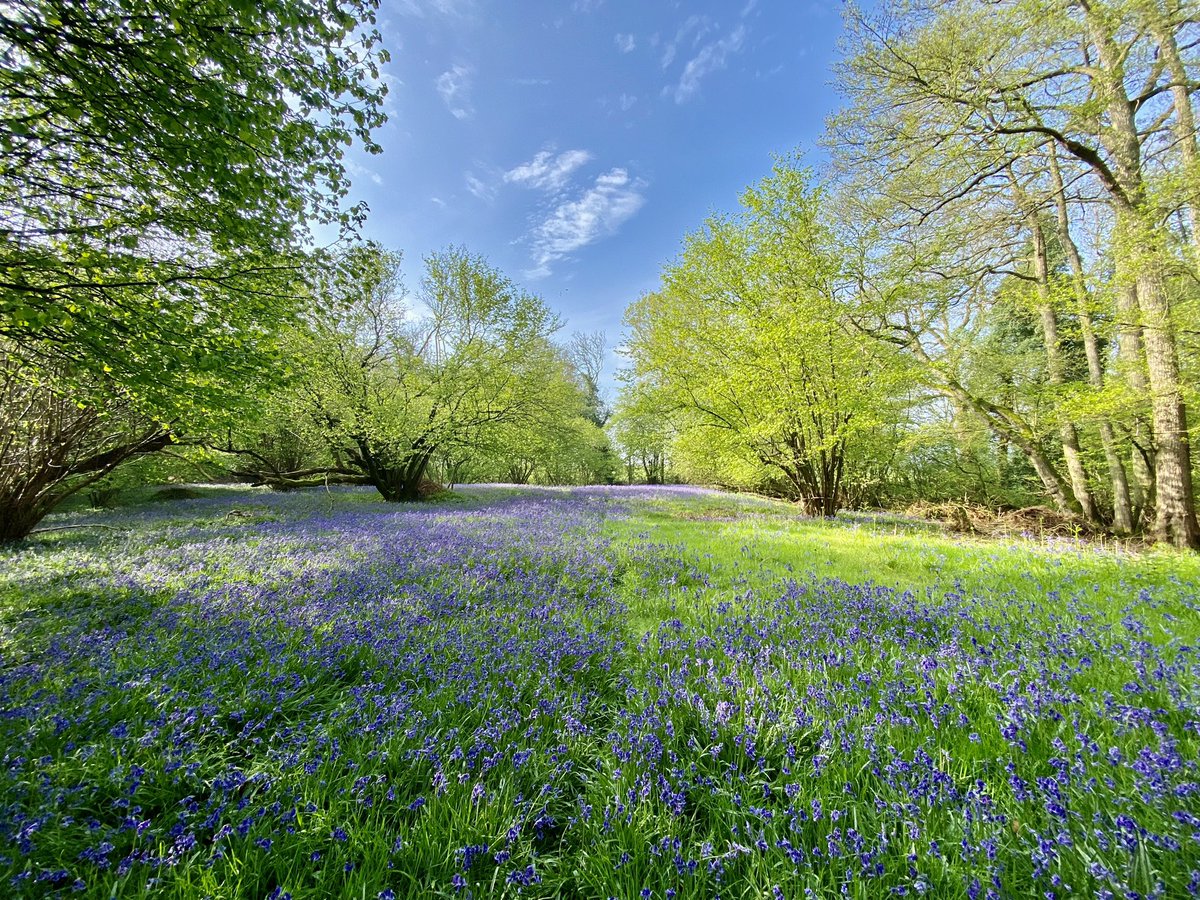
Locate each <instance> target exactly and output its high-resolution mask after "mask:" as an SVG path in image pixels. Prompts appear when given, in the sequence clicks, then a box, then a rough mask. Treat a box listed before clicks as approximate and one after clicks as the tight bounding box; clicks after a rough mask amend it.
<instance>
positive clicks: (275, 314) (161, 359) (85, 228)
mask: <svg viewBox="0 0 1200 900" xmlns="http://www.w3.org/2000/svg"><path fill="white" fill-rule="evenodd" d="M375 6H376V3H375V0H347V2H342V3H338V4H332V5H331V4H327V3H324V2H316V0H266V2H263V3H254V4H247V3H234V4H230V3H224V2H216V0H200V2H186V3H185V2H182V0H112V2H103V3H100V2H93V0H16V2H13V3H7V4H5V5H4V7H3V9H0V62H2V64H0V214H2V218H3V224H2V225H0V338H2V339H3V340H4V345H3V346H4V354H5V358H6V360H9V367H8V368H7V369H6V373H7V376H8V377H10V379H11V378H16V379H23V380H24V381H25V383H26V389H27V391H28V394H29V396H30V397H34V396H36V397H42V398H46V397H49V396H51V395H52V396H53V397H54V398H55V399H54V400H53V401H51V400H39V401H38V402H36V403H34V404H33V405H32V406H22V407H21V408H22V409H26V410H28V411H29V412H28V414H29V415H31V416H32V418H31V419H30V420H29V421H24V420H23V419H20V418H19V417H18V418H14V417H12V416H7V417H5V419H4V420H3V422H2V423H0V426H2V428H3V429H4V430H3V432H0V440H4V441H7V442H8V446H10V447H11V446H14V445H19V444H20V443H21V441H22V440H23V437H22V436H23V435H29V434H31V433H32V432H33V431H34V430H37V429H38V428H41V427H42V426H43V425H45V424H46V422H45V421H44V415H45V414H47V411H49V410H51V409H57V410H59V412H63V413H65V410H66V408H65V407H62V408H60V407H58V406H57V405H56V404H58V403H59V401H62V402H66V403H72V404H75V405H76V406H78V407H79V408H80V409H81V410H83V411H85V412H86V416H85V418H87V420H88V421H90V422H93V423H106V424H105V425H103V426H99V425H98V426H97V427H101V428H102V430H103V428H108V426H109V425H111V424H112V423H114V422H117V421H122V422H124V421H134V420H136V421H139V422H144V423H157V424H154V425H149V426H147V427H148V428H149V429H150V430H151V431H153V432H154V433H155V434H161V433H165V430H166V429H167V428H177V427H178V426H179V423H181V422H187V423H188V425H189V426H191V427H193V428H195V429H199V428H202V427H207V426H210V425H212V424H213V421H214V420H218V419H223V420H226V421H229V420H232V419H233V418H234V417H236V414H237V411H239V410H240V409H242V408H244V407H245V406H246V405H247V399H248V398H249V397H251V396H253V395H254V393H255V391H256V389H257V388H258V386H259V385H261V384H262V383H263V382H264V381H267V380H269V379H270V377H271V376H272V375H273V374H274V373H275V372H277V371H278V369H279V367H278V365H277V362H278V356H279V344H278V339H279V335H280V334H281V332H282V331H284V330H285V328H286V326H287V325H288V323H289V322H291V321H292V320H294V318H295V317H296V316H297V315H298V313H299V311H300V309H301V308H302V307H303V305H304V303H305V302H306V300H307V299H308V298H311V296H312V293H311V291H310V290H309V288H310V284H311V281H312V279H313V277H314V273H315V271H316V270H318V269H320V268H321V267H322V266H323V265H324V264H325V263H326V262H327V260H326V259H324V258H323V257H322V255H321V254H319V253H318V254H314V253H311V252H310V251H309V250H308V249H307V248H308V247H309V246H310V244H311V234H310V231H309V229H310V226H311V225H313V224H315V223H322V224H325V225H331V226H334V227H338V228H340V229H341V230H342V231H343V233H350V232H352V231H353V229H354V228H355V227H356V225H357V224H358V223H359V222H360V221H361V217H362V215H363V208H362V207H361V206H355V205H347V204H346V203H345V199H346V196H347V191H348V189H349V182H348V181H347V179H346V174H345V166H344V164H343V161H342V160H343V155H344V152H345V146H346V145H347V144H349V143H350V142H351V141H352V140H354V139H357V140H359V141H361V142H362V143H363V145H364V146H365V148H366V149H367V150H368V151H377V150H378V145H376V144H375V143H374V142H373V141H372V139H371V137H370V134H371V131H372V129H373V128H375V127H376V126H378V125H379V124H380V123H381V122H382V121H383V118H384V117H383V113H382V99H383V95H384V87H383V85H382V84H381V83H380V82H379V80H378V76H379V71H378V68H377V65H378V63H379V62H381V61H383V60H385V59H386V53H385V52H384V51H382V50H381V49H378V46H377V45H378V41H379V34H378V32H376V31H375V30H374V29H373V28H372V24H373V21H374V10H375ZM11 390H13V391H16V390H17V387H16V383H15V382H13V383H12V385H11ZM46 391H50V394H47V393H46ZM54 416H55V418H56V420H59V421H60V424H61V418H60V417H59V414H58V413H57V412H56V413H55V414H54ZM142 433H143V432H142V427H141V426H138V427H137V428H134V429H133V431H132V432H129V433H128V436H130V437H132V438H133V439H134V440H133V443H132V444H130V445H129V448H128V449H130V450H131V451H132V450H133V449H134V448H139V447H145V446H146V443H145V442H144V441H141V440H140V439H138V438H137V436H138V435H140V434H142ZM43 434H44V436H46V437H49V436H53V437H55V439H61V440H62V441H64V442H65V443H64V444H63V445H61V446H56V447H53V448H46V452H45V453H33V454H23V455H19V460H20V465H24V466H34V467H36V466H39V465H51V464H52V460H54V459H57V458H58V457H59V456H61V455H63V454H67V455H70V454H72V453H74V452H75V450H74V449H73V448H74V447H75V436H76V430H75V429H74V428H64V427H59V426H58V425H55V426H54V427H52V428H49V430H47V431H44V432H43ZM108 437H114V435H113V434H108ZM109 449H110V450H113V451H114V452H112V453H109V452H107V451H106V452H105V453H104V454H103V456H102V458H103V459H104V460H105V461H108V460H112V459H115V458H117V457H120V456H121V455H122V453H120V452H116V451H115V448H109ZM137 452H140V450H139V451H137ZM14 464H15V463H14ZM13 477H17V478H19V479H20V480H22V481H24V482H27V483H30V484H33V483H48V482H54V481H55V477H56V473H54V472H50V471H40V470H36V469H26V470H23V471H21V472H20V473H18V474H17V475H14V476H13ZM12 496H15V495H12ZM23 496H24V495H23ZM44 496H45V497H52V496H57V493H56V492H51V493H50V494H47V495H44ZM10 502H16V501H15V500H12V499H11V497H10ZM49 508H50V506H47V505H46V503H45V502H42V501H39V503H38V504H37V506H36V509H37V510H38V511H39V512H40V514H44V513H45V512H46V511H47V510H48V509H49ZM4 514H5V515H7V516H9V517H10V518H13V519H14V520H21V521H26V520H27V517H28V515H30V514H31V511H30V510H28V509H24V510H23V511H22V510H18V509H15V508H14V509H13V510H9V511H8V512H6V513H4ZM12 533H14V534H15V532H12Z"/></svg>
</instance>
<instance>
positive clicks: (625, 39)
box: [613, 34, 637, 53]
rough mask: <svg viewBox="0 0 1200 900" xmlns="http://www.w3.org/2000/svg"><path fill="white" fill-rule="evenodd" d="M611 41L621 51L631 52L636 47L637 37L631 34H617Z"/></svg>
mask: <svg viewBox="0 0 1200 900" xmlns="http://www.w3.org/2000/svg"><path fill="white" fill-rule="evenodd" d="M613 42H614V43H615V44H616V45H617V49H618V50H620V51H621V52H622V53H632V52H633V51H634V50H636V49H637V38H636V37H634V36H633V35H632V34H618V35H617V36H616V37H614V38H613Z"/></svg>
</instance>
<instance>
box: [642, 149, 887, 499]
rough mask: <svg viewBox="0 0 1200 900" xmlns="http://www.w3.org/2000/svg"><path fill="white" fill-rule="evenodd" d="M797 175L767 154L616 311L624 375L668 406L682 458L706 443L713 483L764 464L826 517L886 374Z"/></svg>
mask: <svg viewBox="0 0 1200 900" xmlns="http://www.w3.org/2000/svg"><path fill="white" fill-rule="evenodd" d="M809 181H810V179H809V176H808V174H807V173H806V172H805V171H804V170H802V169H800V168H798V167H797V166H795V165H793V164H790V163H788V162H786V161H785V162H780V163H779V164H777V165H776V167H775V169H774V171H773V173H772V175H771V176H770V177H768V178H766V179H764V180H763V181H762V182H761V183H760V184H759V185H757V186H756V187H754V188H751V189H750V190H748V191H746V192H745V194H744V195H743V197H742V206H743V211H742V214H741V215H740V216H739V217H738V218H736V219H724V218H713V219H710V220H709V222H708V223H707V225H706V226H705V228H704V230H703V231H701V232H699V233H697V234H694V235H692V236H691V237H689V238H688V240H687V241H686V244H685V249H684V252H683V254H682V256H681V258H680V259H679V260H678V261H677V262H676V263H675V264H674V265H672V266H670V267H669V268H668V269H667V271H666V273H665V274H664V277H663V287H662V289H661V290H660V291H658V292H656V293H654V294H649V295H647V296H645V297H643V298H642V299H641V300H640V301H639V302H637V303H635V304H634V305H633V306H632V307H631V308H630V310H629V312H628V313H627V317H626V318H627V321H628V323H629V325H630V328H631V329H632V334H631V337H630V341H629V351H630V353H631V356H632V358H633V362H634V365H633V375H634V377H635V379H643V380H649V381H651V382H653V383H654V384H655V385H657V386H658V387H659V388H660V389H661V390H662V391H665V392H666V394H667V395H668V396H669V397H670V398H671V401H672V404H673V407H674V408H675V409H678V410H679V411H680V415H679V417H678V419H677V425H678V427H679V429H680V435H679V437H678V438H677V440H676V442H675V447H676V449H677V450H678V451H679V457H680V462H681V464H683V465H685V467H686V465H687V463H688V460H689V459H695V458H696V457H697V455H702V454H704V453H709V454H711V456H712V458H715V459H718V460H723V462H722V465H721V467H720V468H721V469H722V470H723V472H724V474H725V477H723V478H717V479H713V480H719V481H724V482H725V483H730V484H734V485H737V486H761V485H762V482H764V481H767V480H769V479H770V477H771V476H770V475H769V474H768V473H773V474H774V477H775V478H780V477H782V483H781V484H780V485H779V489H780V490H781V492H783V493H785V494H786V495H787V496H790V497H793V498H794V499H796V500H799V501H800V502H802V503H803V504H804V506H805V507H806V508H807V509H808V510H810V511H811V512H813V513H815V514H822V515H833V514H834V513H835V512H836V511H837V509H838V506H839V504H840V502H841V500H842V487H843V479H844V477H845V475H846V463H847V460H848V459H849V458H850V455H851V451H852V448H853V446H854V444H855V442H857V441H858V440H860V439H861V438H862V437H863V436H864V435H867V434H869V433H871V431H872V430H873V429H874V428H875V426H876V425H877V423H878V422H879V421H880V417H881V416H883V415H884V407H885V406H887V405H888V403H889V394H888V390H889V388H890V387H891V384H892V380H893V379H894V378H895V377H896V374H897V372H896V371H895V370H894V367H893V363H894V359H893V355H889V354H887V353H884V352H879V350H878V348H876V347H873V346H872V342H871V341H870V340H869V339H867V338H864V337H863V336H862V335H860V334H859V333H857V332H856V331H855V329H854V328H852V327H851V324H850V316H849V312H850V309H851V307H852V306H853V302H854V290H855V289H854V285H853V284H852V283H851V282H848V281H847V280H846V279H845V277H844V275H845V273H844V271H843V262H842V260H843V253H842V248H841V247H840V246H839V243H838V240H837V238H836V235H835V234H834V232H833V231H832V229H831V228H830V227H829V225H828V223H827V222H826V221H825V220H824V218H823V212H824V210H823V206H822V202H823V193H822V192H821V191H820V190H819V189H813V188H811V187H810V186H809ZM700 432H704V433H705V437H704V439H703V440H700V439H698V438H696V437H695V436H696V435H698V434H699V433H700ZM730 476H734V477H730ZM755 482H758V483H759V484H758V485H755Z"/></svg>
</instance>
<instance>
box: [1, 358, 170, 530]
mask: <svg viewBox="0 0 1200 900" xmlns="http://www.w3.org/2000/svg"><path fill="white" fill-rule="evenodd" d="M28 368H29V366H28V363H26V362H25V361H24V360H23V359H22V357H21V356H20V355H18V354H14V353H11V352H9V348H8V346H7V342H4V341H0V544H4V543H11V542H13V541H18V540H21V539H22V538H25V537H27V536H28V535H29V533H30V532H31V531H32V530H33V529H34V528H35V527H36V526H37V524H38V523H39V522H40V521H41V520H42V519H43V518H45V516H46V514H47V513H49V512H50V511H51V510H53V509H54V508H55V507H56V506H57V505H58V504H60V503H61V502H62V501H63V500H65V499H66V498H67V497H69V496H71V495H72V494H75V493H77V492H79V491H81V490H84V489H85V488H87V487H88V486H89V485H92V484H95V483H96V482H97V481H99V480H100V479H102V478H104V477H105V476H106V475H107V474H108V473H110V472H111V471H112V470H113V469H115V468H116V467H117V466H119V465H120V464H121V463H123V462H125V461H126V460H129V459H133V458H135V457H137V456H141V455H145V454H147V453H152V452H154V451H156V450H161V449H162V448H163V447H166V446H167V445H168V444H169V443H170V434H169V432H168V431H167V430H166V429H165V428H163V427H162V425H160V424H158V423H157V422H155V421H154V420H152V419H147V418H146V417H145V416H143V415H141V414H139V413H138V411H137V405H136V404H135V403H133V402H130V401H128V400H125V401H120V400H118V399H116V398H113V399H110V400H109V401H108V402H107V403H106V404H105V406H104V407H102V408H101V407H97V406H95V405H80V404H79V403H78V402H76V401H75V399H74V397H73V396H72V395H73V391H74V387H73V386H74V385H75V384H76V383H77V377H74V376H73V373H72V376H70V377H69V376H67V375H64V374H60V370H59V369H57V368H52V369H50V370H47V369H45V368H43V369H41V370H39V371H37V372H30V371H28Z"/></svg>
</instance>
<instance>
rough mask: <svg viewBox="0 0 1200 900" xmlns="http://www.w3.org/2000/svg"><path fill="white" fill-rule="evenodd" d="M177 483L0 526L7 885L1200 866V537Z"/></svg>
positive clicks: (1043, 877) (705, 504) (842, 883)
mask: <svg viewBox="0 0 1200 900" xmlns="http://www.w3.org/2000/svg"><path fill="white" fill-rule="evenodd" d="M202 493H203V496H200V497H197V498H195V499H183V500H173V501H169V502H160V503H155V504H143V505H140V506H137V507H131V508H125V509H119V510H114V511H110V512H105V513H87V512H77V513H71V514H69V515H64V516H61V517H57V518H55V519H53V520H52V521H49V522H48V523H47V524H48V525H52V526H61V525H71V526H82V527H72V528H66V529H61V530H56V531H48V532H46V533H43V534H40V535H37V536H35V538H34V539H33V540H31V541H30V542H28V543H26V544H25V545H23V546H22V547H20V548H16V549H10V550H6V551H0V762H2V765H0V879H3V883H4V887H3V888H0V890H2V891H3V893H4V894H5V895H6V896H13V897H44V896H54V895H58V894H62V895H64V896H65V895H68V894H69V895H71V896H87V897H105V898H107V897H121V898H124V897H139V896H151V895H152V896H178V897H197V898H199V897H221V898H225V897H229V898H232V897H253V898H264V897H274V898H282V897H285V896H291V897H293V898H297V900H298V898H301V897H347V898H349V897H354V898H389V897H434V896H445V897H468V896H469V897H477V898H478V897H491V896H518V895H519V896H523V897H578V898H585V897H587V898H591V897H597V898H605V897H620V898H627V897H628V898H641V897H647V898H650V897H653V898H660V900H666V898H673V897H677V898H684V897H715V896H720V897H723V898H759V897H766V898H776V897H787V898H807V897H825V896H828V897H834V896H839V897H840V896H850V897H861V898H868V897H871V898H874V897H882V896H904V895H908V896H925V897H966V898H974V897H989V896H990V897H1012V896H1038V897H1047V898H1059V897H1069V896H1094V897H1113V896H1116V897H1138V898H1147V900H1148V898H1153V897H1176V896H1185V895H1187V894H1188V893H1194V892H1196V891H1197V890H1198V889H1200V556H1196V555H1180V554H1177V553H1173V552H1166V551H1149V552H1132V551H1129V550H1127V549H1122V548H1120V547H1111V546H1110V547H1105V546H1098V545H1094V544H1086V543H1080V542H1076V541H1071V540H1041V541H1038V540H1020V539H1007V540H1003V541H997V540H985V539H980V538H968V537H961V536H953V535H948V534H946V533H944V532H943V531H942V530H940V529H938V528H937V527H936V526H932V525H930V524H928V523H923V522H920V521H913V520H908V519H904V518H902V517H895V516H887V515H879V516H857V517H846V518H844V519H837V520H832V521H820V520H810V519H804V518H802V517H800V516H799V515H797V513H796V510H795V508H794V507H792V506H789V505H787V504H783V503H778V502H774V501H769V500H762V499H757V498H748V497H737V496H732V495H726V494H719V493H715V492H710V491H704V490H699V489H692V488H589V489H537V488H521V489H517V488H502V487H488V488H465V489H462V490H461V491H459V492H457V493H455V494H454V495H452V496H450V497H447V498H445V499H444V500H442V501H440V502H434V503H429V504H422V505H420V506H412V507H403V506H402V507H397V506H392V505H388V504H384V503H382V502H380V501H378V499H377V498H376V496H375V495H373V494H372V493H369V492H365V491H360V490H356V489H343V490H335V491H330V492H324V491H314V492H303V493H297V494H292V495H277V494H269V493H264V492H259V491H254V490H250V489H241V488H239V489H206V490H204V491H203V492H202Z"/></svg>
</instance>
